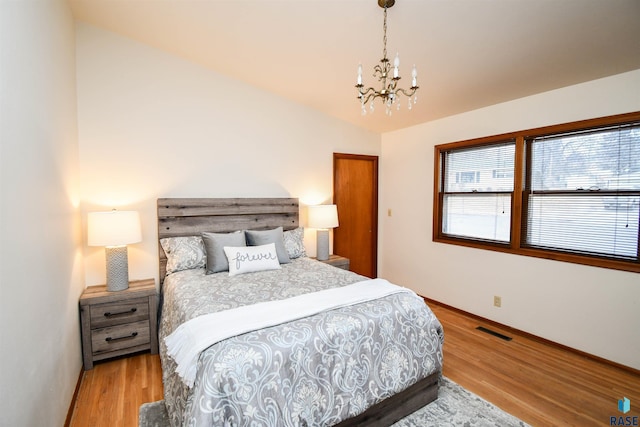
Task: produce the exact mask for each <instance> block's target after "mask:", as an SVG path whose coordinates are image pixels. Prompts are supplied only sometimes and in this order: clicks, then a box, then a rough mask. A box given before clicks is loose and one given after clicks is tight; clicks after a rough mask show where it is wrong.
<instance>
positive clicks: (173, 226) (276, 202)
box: [158, 198, 299, 284]
mask: <svg viewBox="0 0 640 427" xmlns="http://www.w3.org/2000/svg"><path fill="white" fill-rule="evenodd" d="M298 223H299V208H298V199H294V198H233V199H207V198H203V199H179V198H166V199H158V254H159V258H160V284H162V283H163V282H164V277H165V275H166V267H167V256H166V254H165V253H164V250H163V249H162V246H161V245H160V239H163V238H165V237H178V236H198V235H200V234H201V233H202V232H204V231H207V232H213V233H230V232H232V231H237V230H264V229H269V228H276V227H280V226H281V227H283V228H284V229H285V230H293V229H294V228H296V227H298Z"/></svg>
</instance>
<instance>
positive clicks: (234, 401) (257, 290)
mask: <svg viewBox="0 0 640 427" xmlns="http://www.w3.org/2000/svg"><path fill="white" fill-rule="evenodd" d="M365 279H366V278H364V277H362V276H359V275H357V274H355V273H352V272H349V271H345V270H341V269H338V268H335V267H332V266H330V265H327V264H324V263H321V262H318V261H315V260H312V259H310V258H306V257H303V258H298V259H295V260H292V262H291V263H288V264H282V265H281V269H278V270H270V271H262V272H256V273H248V274H242V275H238V276H229V274H228V273H227V272H221V273H216V274H209V275H206V274H205V270H204V269H192V270H185V271H180V272H177V273H173V274H170V275H168V276H167V278H166V279H165V282H164V286H163V308H162V316H161V325H160V356H161V361H162V368H163V381H164V394H165V404H166V406H167V410H168V413H169V418H170V422H171V425H172V426H174V427H175V426H183V425H189V426H223V425H224V426H227V425H228V426H301V425H308V426H329V425H334V424H337V423H339V422H341V421H343V420H345V419H348V418H351V417H354V416H356V415H358V414H360V413H362V412H364V411H365V410H366V409H367V408H369V407H370V406H372V405H374V404H376V403H378V402H381V401H383V400H384V399H386V398H388V397H390V396H392V395H394V394H396V393H398V392H400V391H403V390H404V389H406V388H407V387H409V386H411V385H413V384H415V383H416V382H418V381H420V380H421V379H423V378H426V377H427V376H429V375H431V374H433V373H435V372H441V370H442V343H443V339H444V336H443V331H442V326H441V325H440V322H439V321H438V320H437V318H436V317H435V315H434V314H433V313H432V312H431V310H430V309H429V308H428V306H427V305H426V304H425V303H424V301H423V300H422V298H420V297H419V296H417V295H415V294H414V293H413V292H400V293H394V294H391V295H388V296H385V297H382V298H379V299H376V300H373V301H366V302H362V303H357V304H354V305H349V306H346V307H339V308H336V309H331V310H326V311H322V312H320V313H317V314H313V315H311V316H308V317H304V318H300V319H296V320H293V321H290V322H287V323H283V324H277V325H274V326H269V327H266V328H263V329H259V330H255V331H250V332H246V333H243V334H241V335H237V336H233V337H231V338H228V339H225V340H223V341H220V342H218V343H216V344H214V345H212V346H211V347H209V348H207V349H206V350H204V351H203V352H202V353H201V354H200V357H199V359H198V363H197V373H196V379H195V383H194V384H193V386H191V387H190V386H187V385H186V384H185V383H184V382H183V381H182V379H181V378H180V376H179V375H178V374H177V373H176V364H175V361H174V360H173V359H172V358H171V357H170V356H168V355H167V347H166V344H165V340H164V338H165V337H167V336H168V335H170V334H171V333H172V332H173V331H175V330H176V328H178V327H179V326H180V325H181V324H183V323H185V322H187V321H189V320H191V319H194V318H196V317H199V316H203V315H207V314H210V313H217V312H221V311H225V310H231V309H235V308H238V307H244V306H248V305H252V304H259V303H263V302H266V301H280V300H285V299H289V298H292V297H297V296H300V295H303V294H309V293H313V292H319V291H322V290H326V289H332V288H337V287H342V286H346V285H350V284H354V283H357V282H361V281H363V280H365ZM219 327H220V328H225V325H224V324H220V325H219Z"/></svg>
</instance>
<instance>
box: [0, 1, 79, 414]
mask: <svg viewBox="0 0 640 427" xmlns="http://www.w3.org/2000/svg"><path fill="white" fill-rule="evenodd" d="M74 45H75V39H74V23H73V19H72V17H71V13H70V11H69V9H68V6H67V4H66V2H64V1H62V0H52V1H30V0H29V1H2V2H0V52H1V53H0V55H1V57H0V63H1V64H2V66H1V67H0V73H1V74H0V85H1V89H0V111H1V113H0V139H1V145H0V147H1V148H0V149H1V152H0V153H1V154H0V186H1V191H0V197H1V199H0V216H1V220H0V227H1V229H0V242H1V253H0V325H2V327H1V329H0V387H1V388H2V390H1V391H0V396H2V399H0V425H2V426H61V425H63V424H64V421H65V418H66V415H67V410H68V409H69V403H70V401H71V398H72V395H73V392H74V389H75V386H76V382H77V380H78V374H79V373H80V370H81V366H82V359H81V350H80V331H79V320H78V297H79V296H80V293H81V292H82V289H83V288H84V286H83V280H82V279H83V278H82V275H83V274H82V246H81V241H80V215H79V209H78V206H79V185H78V143H77V122H76V93H75V60H74V55H75V52H74Z"/></svg>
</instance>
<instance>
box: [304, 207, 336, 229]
mask: <svg viewBox="0 0 640 427" xmlns="http://www.w3.org/2000/svg"><path fill="white" fill-rule="evenodd" d="M337 226H338V208H337V206H336V205H315V206H309V227H311V228H335V227H337Z"/></svg>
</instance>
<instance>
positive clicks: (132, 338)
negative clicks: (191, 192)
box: [91, 320, 150, 355]
mask: <svg viewBox="0 0 640 427" xmlns="http://www.w3.org/2000/svg"><path fill="white" fill-rule="evenodd" d="M149 338H150V336H149V320H141V321H139V322H135V323H128V324H126V325H118V326H112V327H108V328H102V329H95V330H94V331H93V332H92V334H91V344H92V350H93V354H94V355H95V354H100V353H104V352H111V351H116V350H121V349H123V348H129V347H135V346H137V345H142V344H147V343H149Z"/></svg>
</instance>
